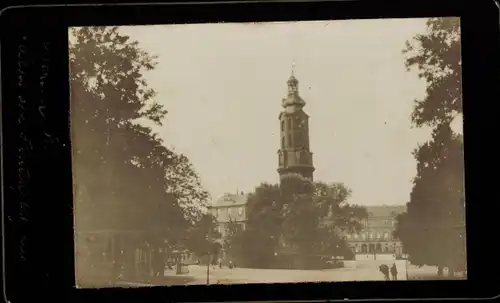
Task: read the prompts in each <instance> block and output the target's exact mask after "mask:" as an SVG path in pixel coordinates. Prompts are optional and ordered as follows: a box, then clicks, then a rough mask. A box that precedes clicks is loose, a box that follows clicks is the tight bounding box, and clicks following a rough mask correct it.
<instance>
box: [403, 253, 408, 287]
mask: <svg viewBox="0 0 500 303" xmlns="http://www.w3.org/2000/svg"><path fill="white" fill-rule="evenodd" d="M403 258H405V270H406V280H407V281H408V280H409V279H408V254H407V253H405V254H403Z"/></svg>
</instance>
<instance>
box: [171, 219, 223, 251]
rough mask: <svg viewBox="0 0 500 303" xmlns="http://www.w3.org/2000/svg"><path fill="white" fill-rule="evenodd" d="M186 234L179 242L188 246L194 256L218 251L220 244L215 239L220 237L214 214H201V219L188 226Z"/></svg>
mask: <svg viewBox="0 0 500 303" xmlns="http://www.w3.org/2000/svg"><path fill="white" fill-rule="evenodd" d="M186 235H187V236H186V237H185V238H184V239H183V240H182V241H181V242H180V243H181V244H183V245H184V246H186V247H189V249H190V250H191V251H192V252H193V253H194V254H195V255H196V256H198V257H202V256H206V255H207V254H210V255H217V254H218V253H219V251H220V248H221V245H220V244H218V241H217V240H219V239H220V238H221V234H220V233H219V232H218V231H217V221H216V219H215V217H214V216H212V215H210V214H204V215H202V217H201V219H200V220H199V221H197V222H196V223H195V224H194V225H193V226H192V227H191V228H189V230H188V231H187V233H186Z"/></svg>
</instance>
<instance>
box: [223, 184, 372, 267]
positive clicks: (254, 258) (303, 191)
mask: <svg viewBox="0 0 500 303" xmlns="http://www.w3.org/2000/svg"><path fill="white" fill-rule="evenodd" d="M350 194H351V191H350V190H349V189H348V188H347V187H346V186H345V185H344V184H342V183H333V184H326V183H322V182H316V183H313V182H311V181H309V180H307V179H304V178H303V177H301V176H299V175H290V176H287V178H286V180H282V183H281V185H278V184H261V185H259V186H258V187H256V188H255V190H254V192H253V193H251V194H250V196H249V200H248V206H247V209H248V211H247V215H248V221H247V223H246V228H245V229H244V230H242V229H241V228H240V227H239V225H238V224H236V223H235V222H233V223H232V224H229V226H228V237H227V241H226V249H228V251H229V253H230V254H231V255H232V256H233V257H235V258H236V259H237V261H238V262H240V263H243V264H244V265H243V266H249V267H272V266H279V265H277V263H279V262H278V260H279V259H280V258H282V257H283V256H285V257H286V255H289V254H295V255H299V256H302V257H303V258H302V259H304V260H306V259H311V257H313V258H314V257H317V256H320V255H321V256H325V257H327V256H331V257H333V256H350V254H352V252H351V251H350V250H349V249H348V247H347V243H346V240H345V234H346V233H351V232H359V231H360V229H361V227H362V225H361V220H362V219H364V218H366V217H367V213H366V210H365V209H364V208H363V207H359V206H355V205H349V204H348V203H347V199H348V198H349V196H350ZM255 243H259V245H255ZM299 259H300V258H299ZM305 266H307V265H305Z"/></svg>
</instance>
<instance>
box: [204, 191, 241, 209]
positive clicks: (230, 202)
mask: <svg viewBox="0 0 500 303" xmlns="http://www.w3.org/2000/svg"><path fill="white" fill-rule="evenodd" d="M247 202H248V195H247V194H229V193H227V194H224V195H223V196H222V197H219V198H218V199H215V200H214V201H212V202H211V203H210V207H212V208H213V207H230V206H243V205H245V204H247Z"/></svg>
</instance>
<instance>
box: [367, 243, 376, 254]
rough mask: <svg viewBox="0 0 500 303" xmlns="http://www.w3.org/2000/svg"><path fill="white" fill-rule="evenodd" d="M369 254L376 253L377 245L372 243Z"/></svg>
mask: <svg viewBox="0 0 500 303" xmlns="http://www.w3.org/2000/svg"><path fill="white" fill-rule="evenodd" d="M368 252H369V253H374V252H375V244H373V243H370V246H369V247H368Z"/></svg>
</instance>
